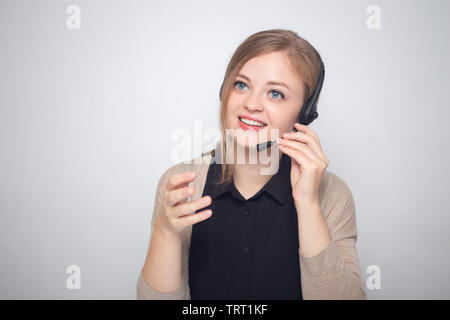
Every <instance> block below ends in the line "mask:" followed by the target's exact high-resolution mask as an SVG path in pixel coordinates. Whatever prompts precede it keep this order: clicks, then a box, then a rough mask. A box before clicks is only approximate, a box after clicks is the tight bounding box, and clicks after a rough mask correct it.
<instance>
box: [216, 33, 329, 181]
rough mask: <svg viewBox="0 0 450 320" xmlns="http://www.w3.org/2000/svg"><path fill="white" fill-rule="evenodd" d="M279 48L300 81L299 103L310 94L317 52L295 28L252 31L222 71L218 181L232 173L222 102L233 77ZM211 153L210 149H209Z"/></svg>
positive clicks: (317, 64)
mask: <svg viewBox="0 0 450 320" xmlns="http://www.w3.org/2000/svg"><path fill="white" fill-rule="evenodd" d="M279 51H281V52H283V53H285V54H286V55H287V57H288V61H289V62H290V63H291V65H292V67H293V68H294V70H295V72H296V73H297V75H298V76H299V78H300V79H301V80H302V82H303V89H304V93H305V94H304V97H303V101H302V105H303V104H304V103H305V102H306V101H307V100H308V99H309V97H310V96H311V95H312V93H313V91H314V89H315V86H316V84H317V81H318V78H319V74H320V55H319V53H318V52H317V51H316V50H315V49H314V47H313V46H312V45H311V44H309V42H308V41H306V40H305V39H303V38H301V37H300V36H299V35H298V34H297V33H296V32H293V31H291V30H284V29H271V30H264V31H260V32H257V33H254V34H252V35H251V36H250V37H248V38H247V39H246V40H245V41H244V42H242V43H241V44H240V45H239V47H238V48H237V49H236V51H235V52H234V54H233V56H232V57H231V59H230V62H229V63H228V66H227V70H226V72H225V76H224V80H223V84H222V91H221V95H220V100H221V103H220V129H221V131H222V143H221V144H219V145H220V148H221V150H220V152H221V157H222V161H221V164H222V176H221V179H220V181H218V183H219V184H223V183H229V182H231V180H232V177H233V164H230V163H227V161H226V159H227V157H226V156H227V155H226V148H225V146H226V139H227V137H226V129H227V128H226V121H225V119H226V117H225V115H226V106H227V104H228V99H229V95H230V92H231V90H232V89H233V84H234V80H235V78H236V76H237V74H238V73H239V70H240V69H241V68H242V67H243V66H244V64H245V63H246V62H247V61H248V60H250V59H252V58H254V57H257V56H259V55H262V54H267V53H271V52H279ZM213 153H214V152H213Z"/></svg>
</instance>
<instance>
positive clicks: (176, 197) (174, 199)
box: [165, 186, 194, 206]
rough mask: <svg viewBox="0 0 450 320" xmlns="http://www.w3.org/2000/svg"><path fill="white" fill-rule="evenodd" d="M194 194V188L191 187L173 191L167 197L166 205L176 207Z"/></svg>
mask: <svg viewBox="0 0 450 320" xmlns="http://www.w3.org/2000/svg"><path fill="white" fill-rule="evenodd" d="M193 194H194V188H192V187H190V186H186V187H183V188H179V189H175V190H171V191H168V192H167V196H166V198H165V203H166V204H167V205H168V206H174V205H176V204H178V203H179V202H181V201H183V200H186V199H187V198H188V197H190V196H192V195H193Z"/></svg>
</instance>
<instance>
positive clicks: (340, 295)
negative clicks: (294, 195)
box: [299, 171, 367, 300]
mask: <svg viewBox="0 0 450 320" xmlns="http://www.w3.org/2000/svg"><path fill="white" fill-rule="evenodd" d="M324 177H326V178H325V179H324V181H323V185H322V186H321V188H320V191H319V201H320V206H321V211H322V214H323V215H324V218H325V220H326V223H327V225H328V229H329V231H330V234H331V239H332V240H331V243H330V244H329V245H328V246H327V247H326V248H324V249H323V250H322V251H321V252H320V253H318V254H317V255H315V256H313V257H308V258H306V257H303V256H302V254H301V252H300V249H299V256H300V268H301V273H300V275H301V283H302V293H303V299H305V300H306V299H315V300H317V299H320V300H328V299H359V300H365V299H367V297H366V292H365V286H364V282H363V279H362V276H361V272H360V266H359V262H358V256H357V252H356V240H357V228H356V214H355V204H354V200H353V196H352V193H351V191H350V189H349V187H348V185H347V184H346V183H345V182H344V181H343V180H342V179H340V178H339V177H338V176H337V175H335V174H334V173H332V172H330V171H326V176H325V175H324Z"/></svg>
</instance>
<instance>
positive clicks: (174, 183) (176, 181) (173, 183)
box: [166, 171, 196, 191]
mask: <svg viewBox="0 0 450 320" xmlns="http://www.w3.org/2000/svg"><path fill="white" fill-rule="evenodd" d="M195 176H196V174H195V172H194V171H188V172H182V173H177V174H174V175H173V176H171V177H170V178H169V179H168V180H167V183H166V190H167V191H170V190H173V189H175V188H179V187H181V186H183V185H185V184H186V183H188V182H191V181H192V180H194V179H195Z"/></svg>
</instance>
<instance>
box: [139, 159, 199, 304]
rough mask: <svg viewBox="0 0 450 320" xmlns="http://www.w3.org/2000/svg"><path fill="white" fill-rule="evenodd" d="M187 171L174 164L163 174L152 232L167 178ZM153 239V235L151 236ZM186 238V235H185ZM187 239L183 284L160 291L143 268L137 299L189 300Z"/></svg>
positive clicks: (183, 265) (154, 212) (153, 217)
mask: <svg viewBox="0 0 450 320" xmlns="http://www.w3.org/2000/svg"><path fill="white" fill-rule="evenodd" d="M183 171H185V170H184V168H183V166H182V165H181V164H178V165H174V166H172V167H170V168H169V169H167V170H166V171H165V172H164V173H163V174H162V176H161V178H160V179H159V182H158V186H157V188H156V195H155V202H154V206H153V215H152V218H151V232H153V227H154V224H155V220H156V216H157V215H158V214H159V213H160V210H161V201H162V196H163V188H164V186H165V184H166V182H167V180H168V179H169V178H170V177H171V176H172V175H173V174H175V173H179V172H183ZM150 239H151V236H150ZM183 239H184V237H183ZM185 242H186V241H185V240H183V253H182V254H183V258H182V284H181V285H180V287H178V288H177V289H175V290H173V291H171V292H167V293H166V292H160V291H157V290H155V289H154V288H153V287H151V286H150V285H149V284H148V283H147V282H146V281H145V279H144V276H143V274H142V270H141V272H140V274H139V277H138V280H137V287H136V296H137V300H187V299H189V298H190V294H189V286H188V279H187V268H186V265H187V264H186V243H185Z"/></svg>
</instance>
